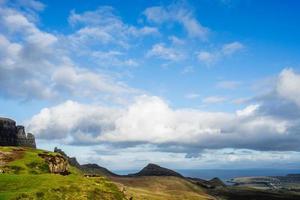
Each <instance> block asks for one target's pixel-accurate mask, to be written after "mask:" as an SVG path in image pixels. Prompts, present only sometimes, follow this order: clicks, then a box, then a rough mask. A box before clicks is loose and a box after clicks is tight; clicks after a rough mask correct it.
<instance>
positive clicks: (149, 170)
mask: <svg viewBox="0 0 300 200" xmlns="http://www.w3.org/2000/svg"><path fill="white" fill-rule="evenodd" d="M128 176H175V177H180V178H183V176H182V175H181V174H179V173H177V172H175V171H173V170H170V169H167V168H164V167H161V166H159V165H156V164H152V163H150V164H148V165H147V166H146V167H144V168H143V169H142V170H141V171H139V172H138V173H135V174H128Z"/></svg>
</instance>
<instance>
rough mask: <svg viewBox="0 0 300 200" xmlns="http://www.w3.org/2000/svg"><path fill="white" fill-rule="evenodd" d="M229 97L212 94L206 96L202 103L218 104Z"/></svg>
mask: <svg viewBox="0 0 300 200" xmlns="http://www.w3.org/2000/svg"><path fill="white" fill-rule="evenodd" d="M226 100H227V98H225V97H221V96H210V97H206V98H204V99H203V100H202V103H204V104H217V103H223V102H224V101H226Z"/></svg>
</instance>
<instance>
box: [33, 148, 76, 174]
mask: <svg viewBox="0 0 300 200" xmlns="http://www.w3.org/2000/svg"><path fill="white" fill-rule="evenodd" d="M39 156H40V157H42V158H43V159H44V160H45V161H46V163H47V164H48V167H49V171H50V173H54V174H62V175H68V174H70V172H69V171H68V169H69V164H68V160H67V159H66V158H65V157H63V156H61V155H50V154H46V153H43V154H39Z"/></svg>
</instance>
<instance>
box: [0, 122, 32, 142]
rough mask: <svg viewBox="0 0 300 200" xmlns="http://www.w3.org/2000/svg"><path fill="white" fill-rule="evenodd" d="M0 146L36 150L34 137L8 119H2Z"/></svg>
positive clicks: (0, 124) (0, 123)
mask: <svg viewBox="0 0 300 200" xmlns="http://www.w3.org/2000/svg"><path fill="white" fill-rule="evenodd" d="M0 146H23V147H31V148H36V144H35V138H34V135H33V134H31V133H27V134H26V132H25V128H24V126H16V122H15V121H14V120H12V119H8V118H0Z"/></svg>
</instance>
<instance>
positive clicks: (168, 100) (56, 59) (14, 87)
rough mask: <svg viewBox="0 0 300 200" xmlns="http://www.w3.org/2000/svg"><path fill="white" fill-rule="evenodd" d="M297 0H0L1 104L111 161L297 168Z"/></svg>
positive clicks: (50, 143)
mask: <svg viewBox="0 0 300 200" xmlns="http://www.w3.org/2000/svg"><path fill="white" fill-rule="evenodd" d="M299 8H300V3H299V2H297V1H284V2H283V1H279V0H278V1H254V0H253V1H250V0H249V1H239V0H236V1H234V0H212V1H209V0H201V1H151V2H150V1H142V0H136V1H130V2H125V1H97V0H93V1H88V2H87V1H80V0H77V1H70V0H67V1H63V2H58V1H36V0H14V1H7V0H2V1H0V18H1V19H0V21H1V22H0V46H1V50H0V72H1V73H0V81H1V83H2V87H1V90H0V108H1V109H0V114H1V115H2V116H7V117H11V118H13V119H16V120H17V122H18V123H22V124H25V125H26V127H27V130H28V131H31V132H33V133H34V134H35V135H36V137H37V140H38V146H39V147H40V148H45V149H53V148H54V147H55V146H59V147H62V148H63V149H65V150H66V152H67V153H69V154H70V155H72V156H77V157H78V159H79V160H80V161H81V162H96V163H98V164H100V165H104V166H107V167H109V168H111V169H114V170H118V169H126V170H127V169H133V168H138V167H140V166H143V165H145V164H146V163H147V162H155V163H158V164H162V165H164V166H170V167H172V168H231V167H232V166H235V167H237V168H246V167H252V168H268V167H272V166H274V164H276V165H277V166H278V168H297V167H299V164H297V163H299V161H300V155H298V154H299V153H298V151H299V150H300V149H299V147H298V146H299V145H298V142H300V141H299V139H300V137H299V130H300V116H299V114H297V113H299V111H300V93H299V91H300V71H299V68H300V65H299V64H300V58H299V55H300V49H299V46H300V38H299V35H300V28H299V19H300V13H299V12H298V10H299ZM212 156H214V157H215V159H213V160H211V159H210V157H212ZM141 158H143V159H141ZM119 161H122V162H123V163H124V165H122V166H120V165H119V164H118V163H119Z"/></svg>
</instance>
